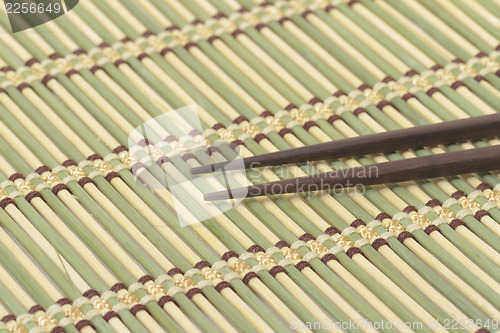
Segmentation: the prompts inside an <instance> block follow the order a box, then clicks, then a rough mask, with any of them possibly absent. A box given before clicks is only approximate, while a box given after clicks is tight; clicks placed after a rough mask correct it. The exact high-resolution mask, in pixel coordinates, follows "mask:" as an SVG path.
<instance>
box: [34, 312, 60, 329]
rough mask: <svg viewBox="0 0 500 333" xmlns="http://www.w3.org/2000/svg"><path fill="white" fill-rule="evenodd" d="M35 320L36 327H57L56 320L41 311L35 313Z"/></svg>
mask: <svg viewBox="0 0 500 333" xmlns="http://www.w3.org/2000/svg"><path fill="white" fill-rule="evenodd" d="M35 318H36V322H37V324H38V326H41V327H44V328H54V327H55V326H57V320H55V319H54V318H52V317H51V316H49V315H47V314H45V313H44V312H43V311H39V312H37V313H36V314H35Z"/></svg>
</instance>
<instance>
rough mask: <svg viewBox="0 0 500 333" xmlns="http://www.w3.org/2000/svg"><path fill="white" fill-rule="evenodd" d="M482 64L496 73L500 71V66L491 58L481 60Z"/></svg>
mask: <svg viewBox="0 0 500 333" xmlns="http://www.w3.org/2000/svg"><path fill="white" fill-rule="evenodd" d="M481 64H482V65H483V66H485V67H487V68H489V69H491V70H492V71H494V72H496V71H498V70H499V69H500V64H498V62H497V61H496V60H495V59H493V58H490V57H483V58H481Z"/></svg>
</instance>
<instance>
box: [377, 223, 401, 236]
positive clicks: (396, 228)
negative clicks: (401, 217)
mask: <svg viewBox="0 0 500 333" xmlns="http://www.w3.org/2000/svg"><path fill="white" fill-rule="evenodd" d="M382 227H384V229H385V230H387V231H389V232H392V233H394V234H396V235H397V234H399V233H401V232H403V231H405V227H403V226H402V225H401V223H399V221H396V220H389V219H385V220H384V221H383V222H382Z"/></svg>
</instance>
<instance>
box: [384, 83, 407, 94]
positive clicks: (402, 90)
mask: <svg viewBox="0 0 500 333" xmlns="http://www.w3.org/2000/svg"><path fill="white" fill-rule="evenodd" d="M387 88H389V90H390V91H392V92H396V93H399V94H406V93H407V92H409V91H410V89H408V88H407V87H406V86H404V85H402V84H401V83H399V82H397V81H391V82H389V83H388V84H387Z"/></svg>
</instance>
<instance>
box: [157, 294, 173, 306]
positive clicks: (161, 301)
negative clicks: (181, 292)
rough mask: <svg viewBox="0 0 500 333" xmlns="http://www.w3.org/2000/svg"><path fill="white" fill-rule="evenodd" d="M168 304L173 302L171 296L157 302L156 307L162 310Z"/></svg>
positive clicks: (163, 297)
mask: <svg viewBox="0 0 500 333" xmlns="http://www.w3.org/2000/svg"><path fill="white" fill-rule="evenodd" d="M168 302H174V299H173V298H172V297H171V296H168V295H165V296H162V297H161V298H160V299H159V300H158V305H159V306H160V307H162V308H163V307H164V306H165V304H167V303H168Z"/></svg>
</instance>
